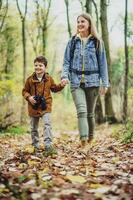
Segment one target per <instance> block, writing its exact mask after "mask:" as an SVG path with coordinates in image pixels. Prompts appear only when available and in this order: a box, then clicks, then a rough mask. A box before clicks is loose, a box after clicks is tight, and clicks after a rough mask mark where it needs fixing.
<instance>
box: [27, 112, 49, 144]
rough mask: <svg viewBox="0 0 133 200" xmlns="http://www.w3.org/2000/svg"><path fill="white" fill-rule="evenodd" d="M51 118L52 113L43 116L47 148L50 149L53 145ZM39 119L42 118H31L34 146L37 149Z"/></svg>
mask: <svg viewBox="0 0 133 200" xmlns="http://www.w3.org/2000/svg"><path fill="white" fill-rule="evenodd" d="M50 118H51V113H45V114H44V115H43V116H42V121H43V136H44V144H45V147H49V146H51V144H52V128H51V119H50ZM39 119H40V117H30V125H31V138H32V145H33V146H35V147H37V146H38V145H39V133H38V125H39Z"/></svg>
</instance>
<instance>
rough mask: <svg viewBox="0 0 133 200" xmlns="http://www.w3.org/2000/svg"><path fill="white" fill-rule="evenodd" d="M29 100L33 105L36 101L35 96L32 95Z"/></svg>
mask: <svg viewBox="0 0 133 200" xmlns="http://www.w3.org/2000/svg"><path fill="white" fill-rule="evenodd" d="M28 100H29V102H30V103H31V104H32V105H34V104H35V103H36V100H35V99H34V96H30V97H29V98H28Z"/></svg>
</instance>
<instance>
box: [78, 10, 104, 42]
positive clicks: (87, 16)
mask: <svg viewBox="0 0 133 200" xmlns="http://www.w3.org/2000/svg"><path fill="white" fill-rule="evenodd" d="M79 17H83V18H85V19H86V20H87V21H88V22H89V25H90V26H89V33H90V34H91V35H92V36H94V37H95V38H96V39H97V40H99V41H100V36H99V34H98V32H97V28H96V26H95V23H94V21H93V19H92V17H91V15H90V14H88V13H82V14H80V15H79V16H78V17H77V20H78V18H79Z"/></svg>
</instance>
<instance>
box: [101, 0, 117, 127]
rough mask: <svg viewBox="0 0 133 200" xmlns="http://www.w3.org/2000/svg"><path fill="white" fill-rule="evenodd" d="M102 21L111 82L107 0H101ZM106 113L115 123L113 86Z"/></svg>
mask: <svg viewBox="0 0 133 200" xmlns="http://www.w3.org/2000/svg"><path fill="white" fill-rule="evenodd" d="M100 14H101V16H100V21H101V29H102V38H103V41H104V44H105V50H106V56H107V63H108V70H109V81H110V84H111V77H110V76H111V57H110V49H109V34H108V25H107V0H101V1H100ZM105 115H106V120H107V121H109V122H110V123H115V122H116V121H117V120H116V118H115V114H114V110H113V105H112V94H111V87H110V88H109V89H108V91H107V93H106V95H105Z"/></svg>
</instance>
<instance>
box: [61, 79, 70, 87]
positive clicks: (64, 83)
mask: <svg viewBox="0 0 133 200" xmlns="http://www.w3.org/2000/svg"><path fill="white" fill-rule="evenodd" d="M68 83H69V81H68V79H62V80H61V86H62V87H64V86H66V84H68Z"/></svg>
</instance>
